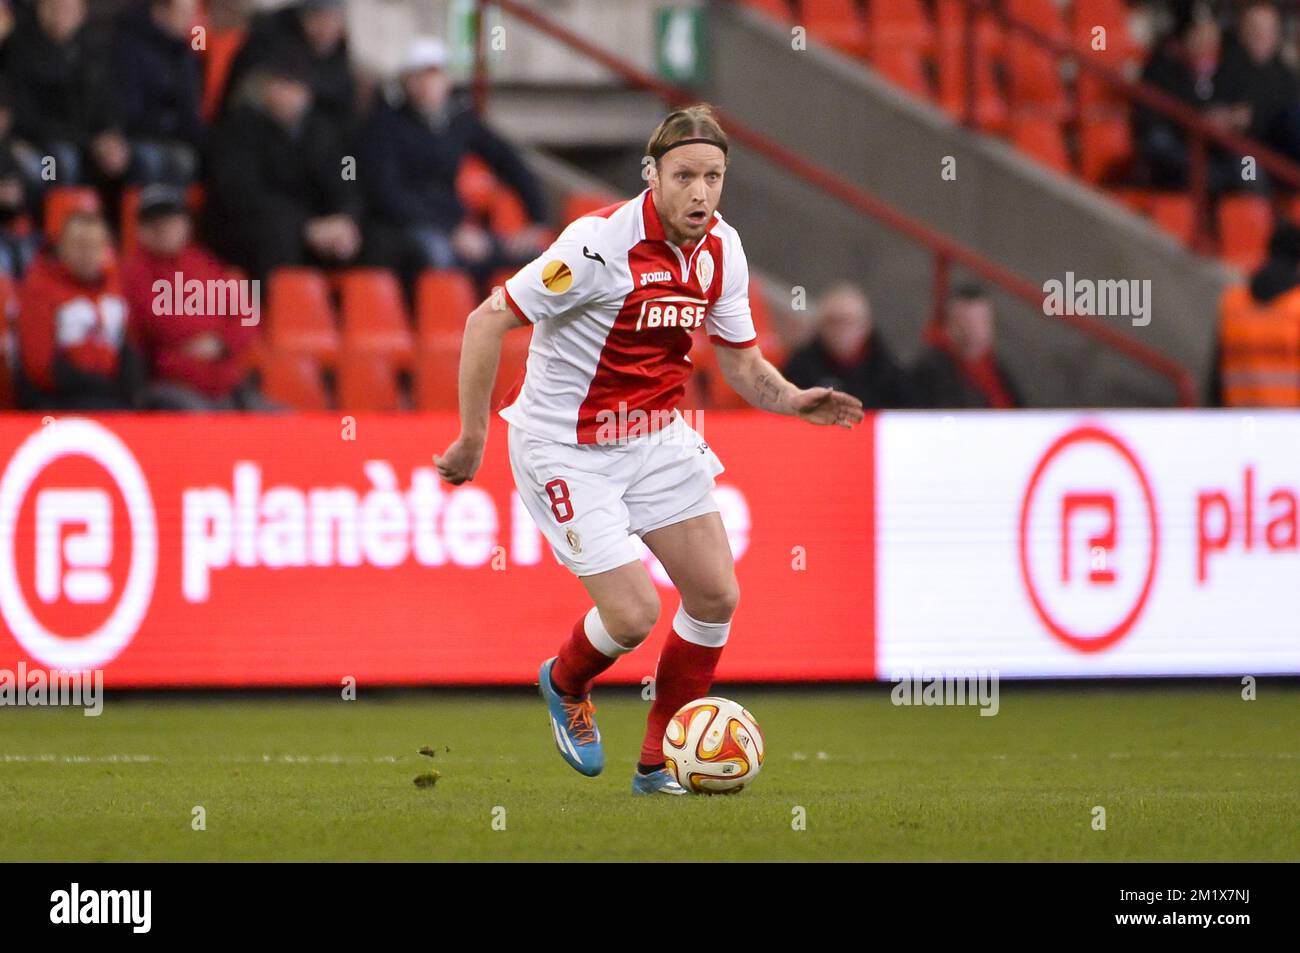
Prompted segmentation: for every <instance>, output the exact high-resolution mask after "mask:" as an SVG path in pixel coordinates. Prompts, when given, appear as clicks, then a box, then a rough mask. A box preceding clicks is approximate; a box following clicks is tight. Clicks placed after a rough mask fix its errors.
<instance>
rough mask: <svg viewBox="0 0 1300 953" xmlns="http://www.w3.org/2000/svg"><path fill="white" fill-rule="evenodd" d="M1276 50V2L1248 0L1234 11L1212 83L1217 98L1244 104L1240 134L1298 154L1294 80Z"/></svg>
mask: <svg viewBox="0 0 1300 953" xmlns="http://www.w3.org/2000/svg"><path fill="white" fill-rule="evenodd" d="M1281 51H1282V17H1281V15H1280V14H1279V13H1278V10H1277V7H1275V6H1274V5H1273V4H1272V3H1271V2H1266V0H1253V2H1251V3H1249V4H1248V5H1247V6H1245V7H1244V8H1243V9H1242V10H1241V12H1240V13H1239V15H1238V19H1237V28H1236V30H1235V31H1234V37H1233V40H1232V42H1230V43H1228V44H1226V45H1225V47H1224V51H1223V62H1222V63H1220V64H1219V69H1218V72H1217V73H1215V77H1214V85H1215V89H1216V95H1217V96H1218V97H1219V99H1221V100H1222V101H1223V102H1225V103H1231V104H1235V105H1240V106H1242V107H1244V108H1245V109H1246V110H1248V113H1249V124H1248V125H1247V126H1246V127H1245V133H1246V135H1248V136H1250V137H1251V138H1252V139H1258V140H1259V141H1261V142H1263V143H1264V144H1266V145H1269V146H1272V147H1273V148H1275V149H1278V150H1280V151H1282V152H1286V153H1289V154H1291V155H1292V156H1300V102H1297V97H1298V96H1300V83H1298V82H1297V77H1296V74H1295V71H1294V70H1293V69H1291V67H1290V66H1288V65H1287V64H1286V63H1285V62H1284V61H1283V60H1282V55H1281Z"/></svg>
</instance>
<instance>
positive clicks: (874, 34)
mask: <svg viewBox="0 0 1300 953" xmlns="http://www.w3.org/2000/svg"><path fill="white" fill-rule="evenodd" d="M867 35H868V37H869V39H870V41H871V48H872V51H873V53H880V52H882V51H883V50H884V49H886V48H895V49H897V48H903V49H910V50H914V51H915V52H917V53H922V54H923V53H928V52H929V51H930V50H931V49H933V47H934V27H933V26H932V25H931V24H930V17H929V16H928V15H927V14H926V12H925V7H924V6H923V5H922V3H921V0H869V2H868V3H867Z"/></svg>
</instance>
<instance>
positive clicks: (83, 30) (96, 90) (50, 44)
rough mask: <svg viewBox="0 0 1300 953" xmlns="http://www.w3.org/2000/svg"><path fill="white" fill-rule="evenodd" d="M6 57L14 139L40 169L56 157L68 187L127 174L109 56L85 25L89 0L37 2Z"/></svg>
mask: <svg viewBox="0 0 1300 953" xmlns="http://www.w3.org/2000/svg"><path fill="white" fill-rule="evenodd" d="M6 58H7V60H8V64H7V68H8V73H9V80H10V83H11V84H12V88H13V90H14V97H15V100H14V113H15V116H14V136H15V138H16V139H19V140H22V141H23V142H25V143H26V144H28V145H29V146H30V151H31V154H32V157H33V159H34V161H35V162H36V163H37V164H38V165H39V162H40V159H41V157H42V156H52V157H53V158H54V159H55V162H56V165H55V176H56V181H58V182H60V183H63V184H72V183H77V182H89V181H105V180H107V181H114V180H119V179H121V178H122V177H123V176H125V175H126V173H127V170H128V167H129V166H130V161H131V152H130V147H129V145H128V144H127V141H126V139H125V138H124V137H123V136H122V134H121V131H120V128H119V125H118V122H117V118H116V113H115V109H114V100H113V98H112V84H111V83H110V82H109V59H108V55H107V51H106V50H105V49H104V47H103V46H102V44H100V43H99V42H98V41H97V39H96V37H95V36H94V35H93V34H92V33H91V31H90V30H89V29H88V28H87V27H86V3H85V0H37V4H36V16H35V18H34V19H33V20H31V21H24V22H21V23H20V25H19V26H18V28H17V29H16V30H15V33H14V36H13V37H12V39H11V41H10V42H9V44H7V50H6ZM40 171H41V170H40V169H39V168H38V170H37V172H38V174H39V173H40Z"/></svg>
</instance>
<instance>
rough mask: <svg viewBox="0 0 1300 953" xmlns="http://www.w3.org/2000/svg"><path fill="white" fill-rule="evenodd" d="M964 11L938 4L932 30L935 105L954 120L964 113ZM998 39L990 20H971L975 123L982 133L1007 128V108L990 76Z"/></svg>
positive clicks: (951, 2) (955, 3)
mask: <svg viewBox="0 0 1300 953" xmlns="http://www.w3.org/2000/svg"><path fill="white" fill-rule="evenodd" d="M966 10H967V8H966V7H965V5H964V3H963V2H962V0H939V3H938V6H937V7H936V26H937V42H938V65H939V102H940V104H941V105H942V106H943V108H944V110H945V111H946V112H948V114H949V115H952V116H954V117H957V118H961V117H962V116H964V114H965V112H966V34H965V30H964V21H965V16H966ZM1002 45H1003V44H1002V35H1001V32H1000V30H999V29H998V26H997V24H996V23H995V22H994V21H993V19H992V17H990V16H988V15H987V14H984V15H980V16H976V17H975V69H974V74H975V97H974V98H975V122H976V125H977V126H978V127H979V128H981V129H985V130H989V131H998V130H1002V129H1004V128H1006V125H1007V104H1006V99H1005V97H1004V96H1003V95H1002V90H1001V89H1000V88H999V86H998V82H997V78H996V76H995V75H994V62H995V60H996V58H997V56H998V55H999V54H1000V52H1001V49H1002Z"/></svg>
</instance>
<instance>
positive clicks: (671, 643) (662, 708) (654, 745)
mask: <svg viewBox="0 0 1300 953" xmlns="http://www.w3.org/2000/svg"><path fill="white" fill-rule="evenodd" d="M721 656H722V646H720V645H719V646H716V647H714V646H708V645H696V644H695V643H694V642H687V641H686V640H685V639H683V638H682V637H681V636H680V635H678V634H677V630H676V628H674V629H673V630H672V631H671V632H669V633H668V641H667V642H665V643H664V650H663V654H662V655H660V656H659V667H658V669H657V671H656V672H655V700H654V704H653V705H651V706H650V717H649V718H648V719H647V720H646V729H645V742H644V743H643V744H642V745H641V763H642V764H660V763H662V762H663V760H664V729H665V728H667V727H668V721H669V719H670V718H672V717H673V715H675V714H677V709H679V708H681V707H682V706H683V705H685V704H686V703H687V702H688V701H693V700H694V699H696V698H703V697H704V696H705V695H707V694H709V689H710V688H712V687H713V671H714V669H716V668H717V667H718V659H719V658H720V657H721Z"/></svg>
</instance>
